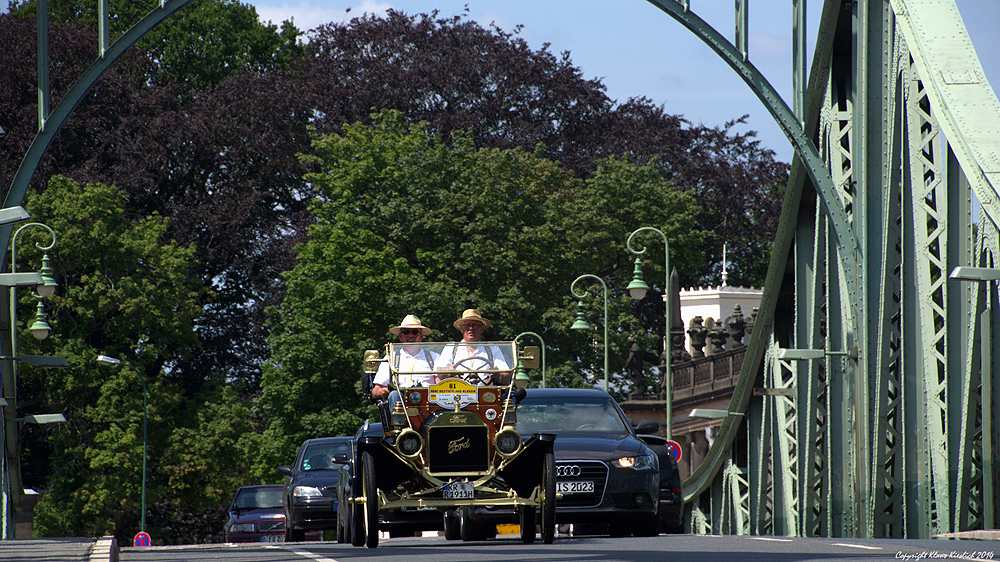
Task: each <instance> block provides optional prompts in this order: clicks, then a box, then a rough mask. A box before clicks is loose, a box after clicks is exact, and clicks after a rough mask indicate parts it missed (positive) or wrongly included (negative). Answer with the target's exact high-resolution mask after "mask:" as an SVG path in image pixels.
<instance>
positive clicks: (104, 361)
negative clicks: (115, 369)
mask: <svg viewBox="0 0 1000 562" xmlns="http://www.w3.org/2000/svg"><path fill="white" fill-rule="evenodd" d="M97 362H98V363H100V364H101V365H105V366H113V365H124V366H126V367H128V368H129V369H132V370H133V371H135V374H136V375H138V376H139V380H141V381H142V522H141V524H140V527H141V528H140V531H142V532H143V533H145V532H146V445H147V443H148V438H147V417H146V405H147V404H148V402H149V400H148V398H147V396H146V377H144V376H143V375H142V373H140V372H139V369H136V368H135V367H133V366H132V365H130V364H128V363H125V362H124V361H122V360H121V359H115V358H114V357H108V356H107V355H98V356H97Z"/></svg>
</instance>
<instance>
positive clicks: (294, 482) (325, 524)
mask: <svg viewBox="0 0 1000 562" xmlns="http://www.w3.org/2000/svg"><path fill="white" fill-rule="evenodd" d="M352 451H353V446H352V438H351V437H322V438H318V439H307V440H306V441H305V442H303V443H302V445H301V446H300V447H299V451H298V454H296V455H295V462H294V463H293V464H292V465H291V466H279V467H278V468H277V472H278V474H281V475H283V476H284V477H285V483H284V489H283V497H282V503H283V505H284V511H285V540H288V541H303V540H306V538H307V534H311V535H318V536H319V537H320V538H321V537H322V531H323V530H325V529H334V528H336V525H337V481H338V480H339V479H340V469H341V467H342V466H343V465H345V464H347V465H349V464H350V463H351V462H352ZM310 538H311V537H310Z"/></svg>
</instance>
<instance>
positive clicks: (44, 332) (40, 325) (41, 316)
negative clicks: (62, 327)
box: [29, 301, 52, 340]
mask: <svg viewBox="0 0 1000 562" xmlns="http://www.w3.org/2000/svg"><path fill="white" fill-rule="evenodd" d="M29 330H31V335H33V336H35V339H36V340H44V339H45V338H47V337H49V332H51V331H52V326H49V323H48V321H47V320H46V319H45V306H44V305H43V304H42V301H38V307H37V308H36V309H35V321H34V322H33V323H32V324H31V327H30V328H29Z"/></svg>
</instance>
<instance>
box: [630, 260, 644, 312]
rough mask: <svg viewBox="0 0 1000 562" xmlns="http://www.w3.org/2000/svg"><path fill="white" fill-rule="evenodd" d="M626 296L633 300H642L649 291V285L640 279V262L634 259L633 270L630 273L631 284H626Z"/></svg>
mask: <svg viewBox="0 0 1000 562" xmlns="http://www.w3.org/2000/svg"><path fill="white" fill-rule="evenodd" d="M626 289H628V294H629V296H630V297H632V299H633V300H637V301H639V300H642V299H644V298H646V291H648V290H649V285H647V284H646V282H645V281H644V280H643V279H642V260H641V259H639V258H635V270H634V271H633V272H632V282H631V283H629V284H628V287H626Z"/></svg>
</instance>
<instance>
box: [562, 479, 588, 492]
mask: <svg viewBox="0 0 1000 562" xmlns="http://www.w3.org/2000/svg"><path fill="white" fill-rule="evenodd" d="M593 491H594V482H593V480H587V481H584V482H561V481H556V492H558V493H560V494H584V493H587V492H593Z"/></svg>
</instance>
